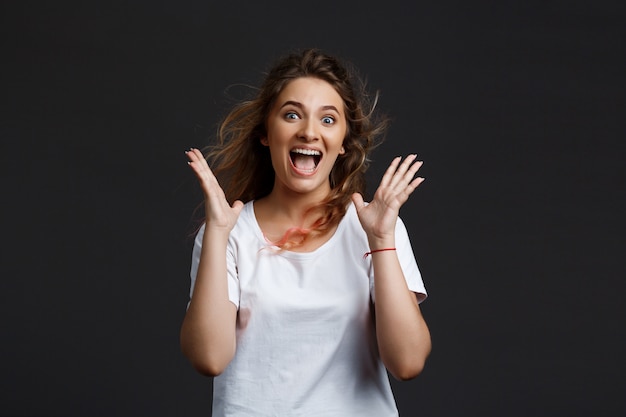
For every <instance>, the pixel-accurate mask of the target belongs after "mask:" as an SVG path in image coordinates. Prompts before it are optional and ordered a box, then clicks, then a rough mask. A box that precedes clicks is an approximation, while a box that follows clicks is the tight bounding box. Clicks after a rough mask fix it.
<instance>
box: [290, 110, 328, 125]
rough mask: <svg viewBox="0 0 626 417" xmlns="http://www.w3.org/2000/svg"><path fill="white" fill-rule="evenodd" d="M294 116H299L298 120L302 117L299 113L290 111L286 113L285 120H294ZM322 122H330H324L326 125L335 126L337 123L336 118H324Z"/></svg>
mask: <svg viewBox="0 0 626 417" xmlns="http://www.w3.org/2000/svg"><path fill="white" fill-rule="evenodd" d="M292 116H297V117H298V118H299V117H300V115H299V114H298V113H296V112H295V111H290V112H287V113H285V119H293V117H292ZM321 120H328V122H324V123H328V124H333V123H335V118H334V117H332V116H324V117H322V119H321Z"/></svg>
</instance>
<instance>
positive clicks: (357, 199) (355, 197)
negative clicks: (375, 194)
mask: <svg viewBox="0 0 626 417" xmlns="http://www.w3.org/2000/svg"><path fill="white" fill-rule="evenodd" d="M352 202H353V203H354V207H356V211H359V210H361V209H362V208H363V207H365V202H364V201H363V196H362V195H361V194H359V193H354V194H352Z"/></svg>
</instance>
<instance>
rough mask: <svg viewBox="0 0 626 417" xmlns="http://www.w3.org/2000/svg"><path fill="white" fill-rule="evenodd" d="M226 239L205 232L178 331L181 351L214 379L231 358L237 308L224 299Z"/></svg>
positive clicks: (225, 286) (233, 352)
mask: <svg viewBox="0 0 626 417" xmlns="http://www.w3.org/2000/svg"><path fill="white" fill-rule="evenodd" d="M226 242H227V235H226V236H224V235H223V234H222V233H215V232H211V231H209V230H205V234H204V237H203V243H202V252H201V256H200V263H199V265H198V272H197V276H196V282H195V286H194V290H193V294H192V297H191V302H190V304H189V308H188V309H187V313H186V315H185V318H184V320H183V324H182V328H181V335H180V339H181V349H182V351H183V354H184V355H185V356H186V357H187V358H188V359H189V360H190V362H191V363H192V364H193V366H194V367H195V368H196V369H197V370H198V371H199V372H201V373H203V374H205V375H211V376H214V375H218V374H220V373H221V372H222V371H223V370H224V369H225V368H226V366H227V365H228V363H230V361H231V359H232V358H233V356H234V354H235V328H236V317H237V308H236V306H235V305H234V304H233V303H232V302H230V301H229V298H228V279H227V273H226Z"/></svg>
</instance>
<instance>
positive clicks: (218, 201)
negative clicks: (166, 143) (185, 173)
mask: <svg viewBox="0 0 626 417" xmlns="http://www.w3.org/2000/svg"><path fill="white" fill-rule="evenodd" d="M185 154H186V155H187V158H189V161H188V162H187V163H188V164H189V166H190V167H191V169H192V170H193V172H194V173H195V174H196V177H197V178H198V181H200V187H201V188H202V191H203V192H204V197H205V221H206V226H205V227H206V229H213V230H216V231H217V230H223V231H224V232H226V233H230V231H231V230H232V228H233V227H234V226H235V223H236V222H237V218H238V217H239V213H241V209H242V208H243V202H241V201H240V200H237V201H235V202H234V203H233V205H232V206H230V205H229V204H228V201H227V200H226V196H225V195H224V190H222V187H220V185H219V183H218V182H217V178H215V175H213V172H212V171H211V168H209V164H208V163H207V161H206V159H205V158H204V155H203V154H202V152H200V150H199V149H196V148H191V149H189V150H187V151H185ZM206 229H205V230H206Z"/></svg>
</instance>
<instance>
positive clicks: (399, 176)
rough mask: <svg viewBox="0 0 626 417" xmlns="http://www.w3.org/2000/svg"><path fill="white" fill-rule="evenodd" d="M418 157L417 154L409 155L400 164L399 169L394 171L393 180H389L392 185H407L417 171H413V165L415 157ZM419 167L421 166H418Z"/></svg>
mask: <svg viewBox="0 0 626 417" xmlns="http://www.w3.org/2000/svg"><path fill="white" fill-rule="evenodd" d="M416 158H417V155H416V154H410V155H408V156H407V157H406V158H405V159H404V161H402V163H401V164H400V165H399V166H398V169H397V170H396V171H395V172H394V174H393V176H392V178H391V180H390V181H389V186H390V187H395V186H397V185H398V184H400V185H401V186H402V187H405V186H406V184H408V183H409V182H410V181H411V180H412V179H413V177H414V176H415V172H417V171H412V167H413V166H412V165H411V164H413V162H414V161H415V159H416ZM417 168H419V166H418V167H417Z"/></svg>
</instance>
